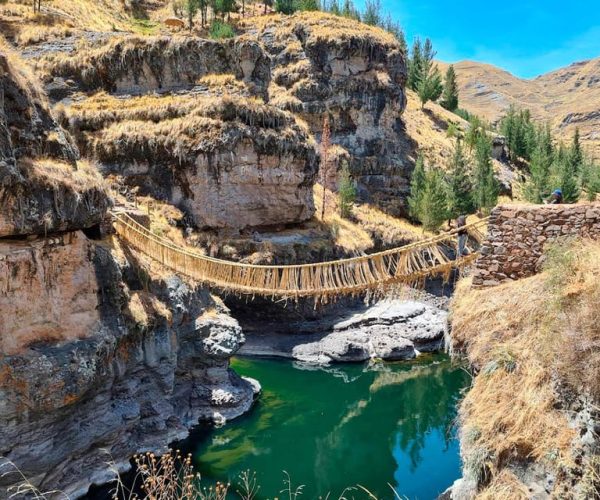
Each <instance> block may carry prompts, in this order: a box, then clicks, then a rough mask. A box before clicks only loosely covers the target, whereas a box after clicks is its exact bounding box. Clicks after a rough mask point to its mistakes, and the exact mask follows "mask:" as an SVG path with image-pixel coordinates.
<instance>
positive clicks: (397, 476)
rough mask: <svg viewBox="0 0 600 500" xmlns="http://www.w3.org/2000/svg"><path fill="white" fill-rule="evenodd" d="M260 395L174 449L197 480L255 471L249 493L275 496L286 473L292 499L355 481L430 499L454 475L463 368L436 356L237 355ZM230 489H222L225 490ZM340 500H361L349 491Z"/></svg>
mask: <svg viewBox="0 0 600 500" xmlns="http://www.w3.org/2000/svg"><path fill="white" fill-rule="evenodd" d="M232 365H233V368H234V369H235V370H236V371H237V372H238V373H240V374H242V375H245V376H249V377H252V378H255V379H257V380H259V381H260V383H261V385H262V387H263V393H262V394H261V396H260V399H259V400H258V402H257V404H256V405H255V407H254V409H253V410H252V411H251V412H250V413H249V414H247V415H245V416H243V417H241V418H239V419H237V420H235V421H233V422H230V423H228V424H227V425H226V426H225V427H222V428H217V429H199V430H197V431H196V432H194V433H193V434H192V435H191V436H190V438H189V439H188V440H186V441H185V442H183V443H180V445H179V447H180V448H181V449H182V450H184V451H186V452H191V453H192V454H193V460H194V464H195V467H196V470H198V471H199V472H200V473H201V474H202V477H203V481H204V482H205V483H206V484H213V483H214V482H215V481H217V480H219V481H225V482H226V481H231V482H232V483H233V484H234V485H235V483H236V478H237V475H238V474H239V473H240V472H241V471H244V470H248V469H249V470H251V471H254V472H255V473H256V478H257V481H258V483H259V484H260V491H259V496H258V498H274V497H280V498H282V497H285V498H287V497H288V495H287V493H286V494H281V490H282V489H283V488H284V483H283V480H284V477H285V473H284V471H286V472H287V473H288V474H289V476H290V477H291V481H292V484H293V485H294V486H298V485H304V487H303V492H302V498H307V499H313V498H319V497H322V498H325V497H326V496H327V494H328V493H331V496H330V498H335V499H337V498H338V496H339V495H340V494H341V493H342V491H343V490H344V489H345V488H347V487H353V486H354V487H356V485H362V486H363V487H365V488H367V489H368V490H369V491H370V492H372V493H373V494H374V495H375V496H377V497H378V498H381V499H383V498H394V493H393V492H392V489H391V488H392V487H393V488H394V489H395V491H396V492H397V493H398V495H399V496H400V497H401V498H409V499H425V500H426V499H433V498H436V497H437V495H438V494H440V493H441V492H443V491H444V490H445V489H446V488H447V487H448V486H450V485H451V484H452V482H453V481H454V480H455V479H457V478H458V477H460V465H461V464H460V457H459V445H458V440H457V437H456V429H455V426H453V424H454V420H455V417H456V406H457V401H458V399H459V398H460V396H461V394H462V391H463V389H464V388H465V387H466V386H467V384H468V383H469V376H468V374H467V373H466V372H465V371H464V370H462V369H461V368H460V367H458V366H456V365H454V364H452V363H451V361H450V360H449V359H448V358H447V357H446V356H442V355H436V356H428V357H423V358H420V359H419V360H417V361H413V362H401V363H375V364H371V365H353V364H349V365H339V366H335V367H330V368H315V367H306V366H301V365H298V364H295V363H293V362H290V361H284V360H276V359H251V358H238V359H234V360H233V362H232ZM234 490H235V487H232V489H231V491H234ZM346 497H347V498H352V497H354V498H365V497H366V496H365V494H364V492H362V490H360V489H358V490H355V491H349V492H347V495H346Z"/></svg>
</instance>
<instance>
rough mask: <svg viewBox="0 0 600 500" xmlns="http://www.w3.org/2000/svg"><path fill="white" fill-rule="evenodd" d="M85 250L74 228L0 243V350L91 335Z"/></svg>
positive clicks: (92, 302) (93, 300) (93, 316)
mask: <svg viewBox="0 0 600 500" xmlns="http://www.w3.org/2000/svg"><path fill="white" fill-rule="evenodd" d="M90 250H91V249H90V245H89V243H88V241H87V238H86V237H85V236H84V235H83V233H80V232H76V233H66V234H62V235H57V236H55V237H51V238H48V239H39V240H36V241H33V242H22V241H16V242H12V243H11V242H8V243H6V244H3V245H0V311H2V312H3V314H2V315H1V316H0V352H1V353H3V354H4V355H13V354H18V353H20V352H23V351H24V350H26V349H27V348H28V346H30V345H32V344H35V343H38V342H68V341H75V340H77V339H83V338H86V337H88V336H90V335H93V333H94V332H95V331H96V330H97V329H98V327H99V320H100V317H99V315H98V311H97V310H96V306H97V292H98V290H97V283H96V276H95V274H94V267H93V265H92V262H91V261H90V259H89V253H90ZM9 311H10V313H9Z"/></svg>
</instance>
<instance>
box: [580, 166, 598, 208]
mask: <svg viewBox="0 0 600 500" xmlns="http://www.w3.org/2000/svg"><path fill="white" fill-rule="evenodd" d="M581 186H582V188H583V189H585V194H586V198H587V200H588V201H595V200H596V197H597V196H598V193H600V165H597V164H596V163H594V162H593V161H589V160H587V161H584V164H583V167H582V169H581Z"/></svg>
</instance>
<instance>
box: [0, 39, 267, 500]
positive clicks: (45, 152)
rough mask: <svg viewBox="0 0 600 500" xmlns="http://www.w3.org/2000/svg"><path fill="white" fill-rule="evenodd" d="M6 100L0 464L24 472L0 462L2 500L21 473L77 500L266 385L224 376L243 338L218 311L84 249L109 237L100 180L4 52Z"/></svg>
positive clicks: (0, 107)
mask: <svg viewBox="0 0 600 500" xmlns="http://www.w3.org/2000/svg"><path fill="white" fill-rule="evenodd" d="M0 96H2V97H3V99H1V100H0V457H3V459H7V460H10V461H12V462H13V463H14V464H15V466H16V467H18V468H19V470H20V471H21V472H20V473H17V472H16V471H13V470H12V469H8V468H7V466H6V464H5V462H4V461H3V460H0V462H1V463H2V464H3V466H2V470H1V474H0V498H8V497H9V495H11V494H12V493H14V491H15V490H14V489H13V490H9V488H11V487H12V488H14V487H15V486H17V485H18V484H19V483H21V482H22V481H23V476H22V475H21V474H23V475H24V476H25V477H26V478H27V479H28V480H29V481H31V483H32V484H33V485H34V486H36V487H38V488H40V489H41V490H42V491H47V490H54V489H58V490H61V491H64V493H65V494H67V495H69V496H70V497H73V498H74V497H77V496H80V495H83V494H85V493H86V491H87V490H88V487H89V485H90V484H91V483H94V482H97V483H104V482H106V481H108V480H111V479H113V477H112V474H113V473H111V472H110V470H109V467H108V465H107V462H111V461H113V462H114V463H115V465H116V467H117V468H118V469H120V470H123V469H126V468H128V466H129V459H130V457H131V455H132V454H134V453H137V452H141V451H144V450H155V451H160V450H164V449H165V447H166V445H167V444H168V443H169V442H171V441H172V440H175V439H179V438H182V437H184V436H185V435H186V434H187V432H188V430H189V429H190V427H192V426H193V425H195V424H197V423H198V421H199V419H211V420H217V421H221V422H222V421H224V420H226V419H229V418H233V417H236V416H238V415H240V414H241V413H243V412H244V411H246V410H247V409H248V408H249V407H250V406H251V404H252V402H253V399H254V396H255V393H256V391H257V390H258V386H257V384H255V383H254V382H253V381H249V380H244V379H241V378H240V377H239V376H237V375H236V374H235V373H234V372H233V371H232V370H230V369H229V358H230V357H231V356H232V355H233V354H234V353H235V352H236V351H237V350H238V349H239V347H240V345H241V343H242V342H243V341H244V337H243V335H242V333H241V329H240V327H239V325H238V324H237V322H236V321H234V320H233V319H232V318H231V317H230V316H229V315H228V312H227V309H226V308H225V307H224V306H223V305H222V303H221V302H220V301H219V300H218V299H216V298H214V297H212V296H211V295H210V294H209V293H208V292H207V291H206V290H204V289H202V288H200V287H197V286H194V285H189V284H186V283H184V282H182V281H181V280H179V279H177V278H175V277H171V276H168V275H161V276H163V277H162V278H156V279H154V280H153V279H151V278H150V276H149V275H148V274H147V273H146V272H145V271H144V270H143V269H144V268H143V266H141V265H140V263H139V262H138V261H137V258H136V257H135V256H134V255H133V254H132V253H130V252H128V251H127V250H126V249H123V248H121V247H120V246H119V244H118V241H116V240H115V241H112V242H111V241H107V240H104V241H92V240H89V239H88V238H87V237H86V235H85V234H84V233H87V234H90V235H93V236H94V237H98V236H100V231H99V230H98V227H99V226H100V225H101V223H103V222H104V223H105V224H104V225H106V217H107V210H108V208H109V207H110V205H111V199H110V197H109V194H108V191H107V189H106V187H105V185H104V182H103V179H102V177H101V176H100V175H99V173H98V171H97V169H96V167H95V165H94V164H93V163H90V162H86V161H80V160H78V152H77V148H76V147H75V146H74V144H73V143H72V141H71V139H70V137H69V136H68V134H66V133H65V132H64V130H62V129H61V128H60V126H59V125H58V124H57V123H56V121H55V120H54V118H53V117H52V114H51V113H50V110H49V108H48V106H47V103H46V100H45V96H44V95H43V94H42V93H41V91H40V90H39V85H38V83H37V82H36V81H35V79H33V78H32V77H31V76H30V75H28V74H27V72H26V71H25V70H23V63H22V61H19V60H18V58H17V56H16V55H15V54H13V53H12V52H10V50H8V49H6V50H4V48H3V47H2V46H1V45H0Z"/></svg>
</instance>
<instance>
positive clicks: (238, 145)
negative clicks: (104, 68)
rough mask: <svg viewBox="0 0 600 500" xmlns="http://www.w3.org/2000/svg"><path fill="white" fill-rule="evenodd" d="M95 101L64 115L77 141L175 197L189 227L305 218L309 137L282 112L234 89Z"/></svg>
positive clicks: (149, 187)
mask: <svg viewBox="0 0 600 500" xmlns="http://www.w3.org/2000/svg"><path fill="white" fill-rule="evenodd" d="M102 104H103V106H104V109H102V110H101V111H90V109H89V108H90V107H91V106H89V105H88V106H87V107H86V106H83V107H81V108H75V109H73V110H72V111H71V112H70V114H69V115H68V116H67V117H66V118H65V123H66V124H69V126H71V127H73V132H74V133H75V134H76V136H77V138H78V141H79V143H80V146H81V148H82V150H83V151H85V152H86V153H88V154H90V155H94V156H95V157H96V158H97V159H98V160H99V161H101V162H102V164H103V165H104V170H105V171H106V172H111V173H114V174H117V175H120V176H121V177H122V178H123V182H125V183H127V184H129V185H135V186H137V187H138V189H140V188H141V191H142V192H144V193H147V194H151V195H153V196H154V197H156V198H159V199H166V200H169V202H171V203H172V204H174V205H177V206H179V207H180V208H182V209H183V210H184V211H185V212H186V213H188V214H189V215H190V216H191V217H192V218H193V220H194V222H195V223H196V225H197V226H199V227H205V226H208V227H213V228H237V229H241V228H245V227H248V226H251V227H255V226H268V225H275V224H287V223H298V222H303V221H305V220H307V219H309V218H311V217H312V215H313V212H314V204H313V197H312V185H313V183H314V179H315V175H316V171H317V156H316V152H315V144H314V141H313V139H312V138H311V137H310V135H309V134H308V132H307V131H306V129H305V128H304V127H303V126H301V125H300V124H298V123H297V122H296V120H295V118H294V117H293V116H292V115H291V114H290V113H288V112H286V111H282V110H280V109H278V108H275V107H273V106H269V105H267V104H261V103H259V102H257V101H255V100H250V99H246V98H242V97H223V98H218V97H210V98H207V97H204V98H201V97H198V96H180V97H177V98H174V97H165V98H150V97H142V98H139V99H132V100H129V101H128V102H127V104H126V106H123V108H122V109H121V107H120V106H122V104H123V103H122V102H121V101H120V100H119V99H115V98H110V99H104V100H103V101H102ZM107 109H109V110H111V112H110V113H109V112H106V110H107ZM157 113H160V114H161V116H160V118H159V122H158V123H156V122H155V120H156V114H157Z"/></svg>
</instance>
